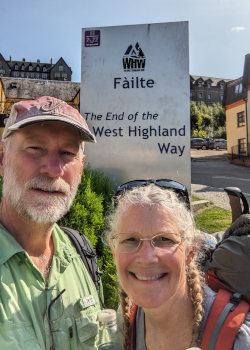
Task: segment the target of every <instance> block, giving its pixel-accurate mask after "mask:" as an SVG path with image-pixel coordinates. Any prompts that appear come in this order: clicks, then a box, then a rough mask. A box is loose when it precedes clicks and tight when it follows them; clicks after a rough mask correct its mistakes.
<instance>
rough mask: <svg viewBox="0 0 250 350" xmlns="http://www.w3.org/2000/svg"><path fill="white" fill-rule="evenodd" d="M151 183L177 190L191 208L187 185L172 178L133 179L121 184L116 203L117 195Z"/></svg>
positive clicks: (117, 191)
mask: <svg viewBox="0 0 250 350" xmlns="http://www.w3.org/2000/svg"><path fill="white" fill-rule="evenodd" d="M151 183H152V184H154V185H156V186H159V187H161V188H166V189H169V188H170V189H172V190H173V191H175V192H176V194H177V195H178V197H179V198H180V199H182V200H184V202H185V203H186V205H187V208H188V209H190V201H189V196H188V191H187V188H186V186H184V185H182V184H181V183H180V182H177V181H174V180H170V179H158V180H155V179H149V180H133V181H129V182H126V183H124V184H122V185H120V186H119V187H118V188H117V190H116V195H115V205H116V204H117V201H116V198H117V196H118V195H120V194H122V193H123V192H124V191H127V190H131V189H132V188H134V187H140V186H147V185H149V184H151Z"/></svg>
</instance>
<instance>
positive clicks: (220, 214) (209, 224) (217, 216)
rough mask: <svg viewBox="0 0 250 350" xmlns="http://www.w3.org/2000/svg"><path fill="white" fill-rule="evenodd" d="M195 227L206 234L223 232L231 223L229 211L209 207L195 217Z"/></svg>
mask: <svg viewBox="0 0 250 350" xmlns="http://www.w3.org/2000/svg"><path fill="white" fill-rule="evenodd" d="M195 222H196V225H197V227H198V228H199V229H200V230H202V231H205V232H207V233H214V232H219V231H225V230H226V229H227V228H228V227H229V226H230V225H231V223H232V214H231V211H230V210H226V209H222V208H219V207H216V206H212V207H209V208H207V209H205V210H203V211H202V212H201V213H198V214H196V215H195Z"/></svg>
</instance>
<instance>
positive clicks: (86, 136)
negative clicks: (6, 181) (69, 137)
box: [7, 115, 96, 143]
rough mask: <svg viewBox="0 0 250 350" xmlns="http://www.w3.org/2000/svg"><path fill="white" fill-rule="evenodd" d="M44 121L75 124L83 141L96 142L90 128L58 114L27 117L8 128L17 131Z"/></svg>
mask: <svg viewBox="0 0 250 350" xmlns="http://www.w3.org/2000/svg"><path fill="white" fill-rule="evenodd" d="M42 122H62V123H66V124H68V125H71V126H74V127H76V128H77V129H78V130H79V131H80V133H81V136H82V139H83V141H85V142H93V143H96V138H95V136H94V135H93V134H92V133H91V132H90V131H89V130H88V129H86V128H84V127H83V126H82V125H81V124H79V123H76V122H75V121H74V120H69V119H68V118H65V117H60V116H56V117H55V118H53V117H51V116H48V118H46V116H44V115H43V116H41V117H39V116H35V117H31V118H27V119H24V120H21V121H20V122H18V123H15V124H13V125H11V126H9V127H8V130H10V131H15V130H18V129H21V128H24V127H25V126H28V125H32V124H36V123H42ZM7 135H8V133H7Z"/></svg>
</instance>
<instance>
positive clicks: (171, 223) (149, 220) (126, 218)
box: [119, 204, 179, 232]
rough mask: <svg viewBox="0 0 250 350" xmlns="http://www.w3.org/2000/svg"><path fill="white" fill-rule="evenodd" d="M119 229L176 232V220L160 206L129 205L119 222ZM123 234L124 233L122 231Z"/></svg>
mask: <svg viewBox="0 0 250 350" xmlns="http://www.w3.org/2000/svg"><path fill="white" fill-rule="evenodd" d="M119 226H120V228H127V229H133V227H135V226H137V227H148V228H152V229H154V230H155V229H157V230H159V229H161V230H169V229H172V230H174V231H175V232H176V231H179V230H178V225H177V218H176V217H175V215H174V214H173V213H171V212H170V211H168V210H167V209H165V208H164V207H163V206H161V205H158V204H157V205H153V206H151V205H131V206H130V207H129V208H127V210H125V211H124V212H123V213H122V215H121V217H120V220H119ZM123 232H124V231H123Z"/></svg>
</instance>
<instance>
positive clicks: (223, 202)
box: [191, 184, 231, 210]
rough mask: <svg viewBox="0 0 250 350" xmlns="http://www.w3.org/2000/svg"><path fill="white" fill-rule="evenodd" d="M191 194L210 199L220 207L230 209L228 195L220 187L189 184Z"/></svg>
mask: <svg viewBox="0 0 250 350" xmlns="http://www.w3.org/2000/svg"><path fill="white" fill-rule="evenodd" d="M191 194H192V195H195V196H197V197H199V198H201V199H206V200H208V201H211V202H213V203H214V204H215V205H216V206H218V207H220V208H224V209H227V210H231V207H230V204H229V199H228V195H227V194H226V192H225V191H224V190H223V189H222V188H216V187H210V186H205V185H198V184H191Z"/></svg>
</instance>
